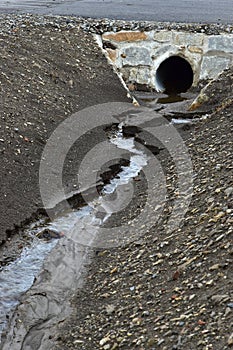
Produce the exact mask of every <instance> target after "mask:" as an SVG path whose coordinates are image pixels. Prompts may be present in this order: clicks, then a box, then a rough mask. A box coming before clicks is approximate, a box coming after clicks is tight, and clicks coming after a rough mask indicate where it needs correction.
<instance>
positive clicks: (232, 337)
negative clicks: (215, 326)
mask: <svg viewBox="0 0 233 350" xmlns="http://www.w3.org/2000/svg"><path fill="white" fill-rule="evenodd" d="M227 345H228V346H233V333H231V335H230V337H229V338H228V341H227Z"/></svg>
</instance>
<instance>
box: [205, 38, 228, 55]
mask: <svg viewBox="0 0 233 350" xmlns="http://www.w3.org/2000/svg"><path fill="white" fill-rule="evenodd" d="M208 49H209V50H210V51H211V50H214V51H215V50H216V51H223V52H232V53H233V35H215V36H211V37H210V38H209V45H208Z"/></svg>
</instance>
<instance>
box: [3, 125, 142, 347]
mask: <svg viewBox="0 0 233 350" xmlns="http://www.w3.org/2000/svg"><path fill="white" fill-rule="evenodd" d="M122 127H123V125H122V124H120V125H119V127H118V130H117V132H114V133H113V134H112V135H111V136H110V138H109V141H110V142H111V143H112V144H114V145H116V146H117V147H118V148H120V149H123V150H126V151H127V152H129V153H130V159H129V164H128V165H123V166H122V165H121V166H120V171H118V173H117V175H116V173H115V174H114V176H113V177H112V176H111V177H112V178H111V179H110V181H107V182H108V183H107V184H106V185H104V186H103V188H102V190H101V193H100V196H99V198H95V199H94V201H93V203H92V205H85V206H82V207H80V208H79V209H71V210H70V211H69V212H66V213H63V214H62V215H61V214H60V215H59V216H58V217H57V218H56V219H55V220H53V221H52V222H47V221H48V220H47V218H46V219H45V220H40V221H38V222H34V223H33V224H31V225H30V226H29V227H28V228H27V229H26V230H25V234H26V235H28V236H29V237H31V239H32V241H31V244H30V246H28V247H27V248H24V250H23V252H22V253H21V255H20V256H19V257H18V258H17V259H16V260H15V261H13V262H11V263H10V264H8V265H6V266H4V267H3V268H2V269H1V272H0V278H1V284H0V294H1V303H0V334H1V335H2V340H3V343H4V339H5V337H6V333H5V331H6V329H7V325H8V322H9V320H11V319H12V315H13V314H14V310H15V308H16V307H17V305H18V304H19V303H20V300H21V298H22V295H23V294H24V293H25V292H26V291H27V290H29V289H30V288H31V286H32V285H33V283H34V284H37V285H38V283H37V282H38V281H37V279H38V278H39V279H40V277H38V274H39V272H40V271H41V270H42V267H43V264H44V261H45V260H46V259H47V266H48V265H49V270H50V271H49V273H50V274H51V275H50V277H49V278H48V284H46V286H45V285H44V286H43V287H42V290H43V292H40V291H38V293H39V294H40V293H41V298H42V301H41V302H39V303H38V305H37V310H36V311H35V310H34V311H33V310H31V312H30V317H32V318H34V319H35V320H36V319H37V318H38V313H39V314H41V311H38V308H41V310H44V308H43V302H44V299H46V298H47V299H48V302H49V303H50V304H51V310H50V311H49V314H48V316H47V318H48V319H49V318H51V319H52V320H50V323H53V324H56V323H57V322H58V321H59V320H60V319H61V318H64V317H65V316H66V314H67V312H68V309H69V306H68V302H67V305H65V303H64V300H66V296H67V294H70V293H71V291H72V290H76V289H77V288H78V286H79V285H80V280H81V278H80V277H81V272H82V271H81V268H82V267H83V264H84V263H85V262H87V260H88V256H89V255H91V252H90V251H89V249H88V248H86V247H83V246H80V244H77V243H75V237H73V238H74V240H72V237H71V236H70V232H71V231H73V228H74V227H75V228H76V231H75V235H76V237H77V236H79V235H80V236H81V235H85V239H89V243H90V242H91V240H93V239H95V237H96V235H97V234H98V228H99V226H101V225H102V224H103V223H104V222H105V221H106V220H107V219H108V218H109V217H110V216H111V213H112V209H111V207H107V206H105V205H104V203H105V199H106V197H108V196H111V195H113V194H114V193H115V192H116V190H118V191H119V188H120V187H121V186H124V185H125V184H127V183H128V182H130V181H131V180H132V179H134V178H135V177H137V176H138V174H139V173H140V171H141V170H142V169H143V167H144V166H146V164H147V161H148V156H147V155H146V154H145V153H144V152H143V151H142V150H139V149H137V148H136V147H135V142H134V138H133V137H124V136H123V129H122ZM105 177H106V178H107V177H108V178H109V174H108V176H106V175H105ZM100 207H101V208H103V207H104V209H105V213H104V214H103V212H101V214H102V217H100V216H99V210H98V208H100ZM77 223H78V225H77ZM93 227H94V228H95V229H94V230H93ZM77 230H78V231H77ZM56 238H60V239H56ZM90 245H91V244H90ZM48 261H49V263H48ZM46 271H47V273H48V270H46ZM43 273H46V272H45V271H44V272H42V274H43ZM66 276H67V277H66ZM40 289H41V285H40ZM50 292H51V295H49V293H50ZM58 305H60V306H58ZM22 307H23V306H22ZM58 309H59V312H58ZM43 312H45V311H43ZM43 312H42V313H43ZM51 314H52V316H51ZM15 315H16V313H15ZM16 317H17V316H16ZM47 318H46V317H45V315H43V319H44V322H45V324H46V319H47ZM45 327H46V326H45ZM22 333H23V332H22ZM29 333H30V332H29ZM21 335H22V334H21ZM33 335H34V334H33ZM33 335H31V334H30V335H27V337H26V340H25V339H24V340H23V341H22V339H21V340H20V343H21V345H20V346H26V345H27V343H28V342H29V340H28V339H30V336H33ZM8 341H9V340H7V341H6V343H5V345H3V349H6V348H8V349H9V348H11V349H13V348H14V347H13V345H12V344H9V342H8ZM17 341H19V339H17ZM40 342H42V340H40ZM18 345H19V344H18ZM34 345H35V343H34ZM35 346H36V348H37V349H39V348H40V344H36V345H35ZM19 348H21V347H19Z"/></svg>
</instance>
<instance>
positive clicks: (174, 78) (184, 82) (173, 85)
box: [155, 56, 193, 95]
mask: <svg viewBox="0 0 233 350" xmlns="http://www.w3.org/2000/svg"><path fill="white" fill-rule="evenodd" d="M155 79H156V85H157V87H158V90H160V91H163V92H165V93H167V94H169V95H171V94H179V93H181V92H186V91H187V90H188V89H189V88H190V87H191V86H192V83H193V70H192V67H191V65H190V64H189V62H188V61H186V60H185V59H184V58H182V57H180V56H171V57H169V58H167V59H166V60H165V61H163V62H162V63H161V64H160V66H159V68H158V69H157V72H156V76H155Z"/></svg>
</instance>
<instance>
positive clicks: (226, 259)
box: [54, 69, 233, 350]
mask: <svg viewBox="0 0 233 350" xmlns="http://www.w3.org/2000/svg"><path fill="white" fill-rule="evenodd" d="M232 82H233V69H229V70H228V71H226V72H224V73H223V74H222V75H221V77H220V78H219V79H217V80H216V81H214V82H212V83H211V84H209V85H208V87H207V88H206V89H205V90H204V92H201V94H200V96H202V95H203V93H205V96H206V98H205V99H204V100H203V99H201V97H199V101H200V100H201V101H202V103H201V104H199V105H198V107H199V109H198V108H197V106H196V108H197V109H196V112H197V114H198V111H202V112H203V111H205V112H206V115H205V118H204V119H203V120H202V121H200V122H198V123H197V124H195V126H194V127H193V128H191V130H189V132H190V133H189V136H188V137H187V138H186V140H185V144H186V146H187V147H188V149H189V152H190V156H191V159H192V163H193V171H194V193H193V197H192V201H191V205H190V207H189V210H188V212H187V214H186V217H185V219H184V223H183V226H181V227H180V229H178V230H177V231H176V232H173V233H172V234H170V233H169V234H168V233H167V232H166V213H164V217H163V221H162V223H160V225H157V226H156V227H154V228H152V229H151V230H150V231H149V232H144V233H143V234H142V237H141V239H140V241H138V242H135V243H134V244H133V243H132V244H130V245H128V246H126V247H121V248H118V249H114V250H105V251H101V252H99V253H98V255H97V257H96V260H95V261H94V263H93V265H92V267H91V268H90V270H89V273H88V278H87V282H86V284H85V286H84V288H83V289H82V290H80V291H79V292H78V293H77V295H75V296H74V298H73V307H74V310H75V311H74V313H73V315H72V317H71V318H70V320H69V321H67V322H66V323H65V324H64V325H62V326H61V327H60V332H59V334H58V335H57V340H58V345H57V346H55V347H54V348H55V349H59V350H60V349H93V348H95V349H106V350H107V349H112V350H113V349H118V348H119V349H163V350H168V349H169V350H170V349H185V350H191V349H192V350H196V349H202V350H204V349H205V350H207V349H208V350H210V349H217V350H220V349H221V350H222V349H229V348H231V347H232V346H233V333H232V327H233V324H232V319H233V318H232V315H233V294H232V290H233V288H232V281H233V269H232V262H233V250H232V238H233V228H232V226H233V225H232V224H233V217H232V215H233V183H232V176H233V165H232V139H233V138H232V122H233V120H232V113H233V104H232ZM193 108H194V107H193ZM168 174H170V180H171V178H172V179H173V180H174V176H175V175H174V169H172V168H170V169H169V171H168ZM168 181H169V178H168ZM175 195H179V194H178V193H176V194H174V196H175ZM152 220H153V218H152Z"/></svg>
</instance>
